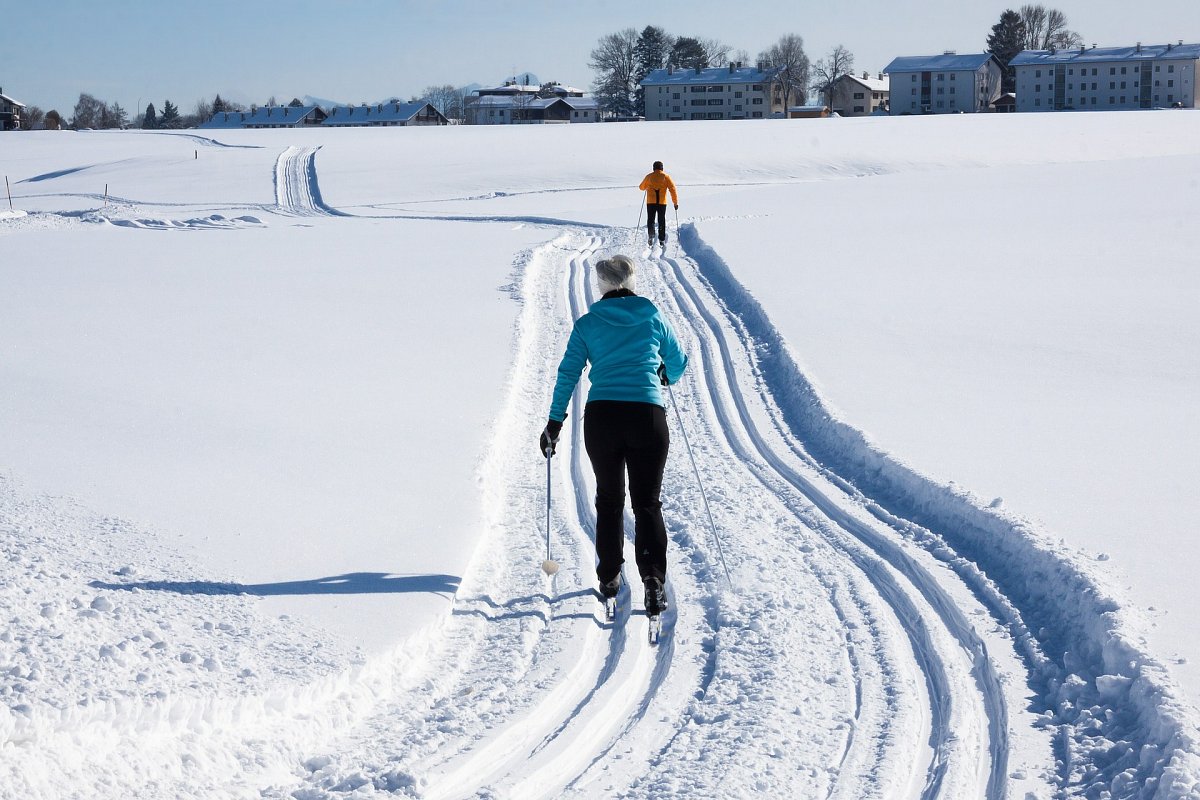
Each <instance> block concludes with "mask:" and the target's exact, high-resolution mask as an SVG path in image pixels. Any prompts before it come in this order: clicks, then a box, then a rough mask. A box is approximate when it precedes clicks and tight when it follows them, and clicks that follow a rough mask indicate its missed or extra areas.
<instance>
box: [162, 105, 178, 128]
mask: <svg viewBox="0 0 1200 800" xmlns="http://www.w3.org/2000/svg"><path fill="white" fill-rule="evenodd" d="M181 124H182V123H181V122H180V121H179V107H178V106H176V105H175V104H174V103H172V102H171V101H170V100H164V101H163V110H162V114H161V115H159V117H158V127H160V128H178V127H179V126H180V125H181Z"/></svg>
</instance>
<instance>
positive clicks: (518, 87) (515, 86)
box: [475, 83, 542, 95]
mask: <svg viewBox="0 0 1200 800" xmlns="http://www.w3.org/2000/svg"><path fill="white" fill-rule="evenodd" d="M541 90H542V86H541V84H538V83H535V84H528V83H506V84H504V85H503V86H492V87H491V88H486V87H485V88H483V89H476V90H475V93H476V94H480V95H485V94H486V95H496V94H499V95H514V94H523V93H526V92H528V93H532V94H537V93H538V92H540V91H541Z"/></svg>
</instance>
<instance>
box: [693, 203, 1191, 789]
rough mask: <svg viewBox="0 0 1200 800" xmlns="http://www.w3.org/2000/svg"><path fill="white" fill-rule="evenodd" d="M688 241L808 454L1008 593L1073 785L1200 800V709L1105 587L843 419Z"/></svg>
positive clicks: (1004, 517)
mask: <svg viewBox="0 0 1200 800" xmlns="http://www.w3.org/2000/svg"><path fill="white" fill-rule="evenodd" d="M680 239H681V243H682V245H683V247H684V249H685V250H686V252H687V254H688V255H689V256H691V257H692V258H694V259H695V260H696V262H697V263H698V265H699V266H700V268H701V271H702V274H703V275H704V276H705V278H706V279H707V280H709V281H710V282H711V284H712V286H713V288H714V290H715V291H716V292H717V294H718V295H719V296H721V297H722V298H723V299H724V301H725V303H726V304H727V308H728V311H729V313H730V314H731V315H732V316H733V317H735V318H736V319H737V320H739V321H740V322H741V324H742V325H744V326H745V328H746V330H747V331H748V333H749V335H750V336H751V337H752V338H753V339H754V340H755V342H756V343H757V344H758V345H759V347H758V359H759V362H758V368H759V370H760V372H761V375H762V377H763V380H764V381H765V383H766V384H767V386H768V387H769V388H770V390H771V392H772V394H773V395H774V397H775V398H776V400H777V401H778V402H779V403H780V405H781V411H782V413H783V415H784V418H785V420H786V421H787V423H788V425H789V426H790V427H791V428H792V430H793V432H794V434H795V435H796V436H797V438H798V439H800V440H801V441H802V442H803V443H804V445H805V447H806V449H807V450H808V451H809V453H810V454H811V455H812V456H813V458H815V459H816V460H817V461H818V462H819V463H820V464H821V465H822V466H823V467H826V468H828V470H829V471H830V472H832V473H837V474H838V475H841V476H847V477H848V478H849V480H850V481H851V482H852V484H853V487H854V489H856V490H857V491H858V492H861V494H862V495H863V496H864V497H865V498H866V499H867V500H868V501H869V502H870V503H873V504H876V506H877V508H876V509H874V510H876V512H877V514H879V515H880V516H881V517H883V518H885V519H889V515H890V514H894V515H896V516H900V517H905V518H907V519H910V520H913V521H915V522H917V523H919V524H920V525H922V526H924V528H926V529H927V531H928V533H929V534H932V536H933V537H937V538H940V539H941V540H943V541H944V542H945V543H946V544H948V545H949V546H950V547H951V548H953V550H954V551H956V552H957V554H958V555H959V556H961V557H963V558H965V559H967V560H968V561H969V562H973V563H974V565H975V566H974V567H971V566H970V565H966V564H962V563H961V562H960V563H959V565H958V566H959V568H960V569H965V570H967V571H970V570H971V569H977V570H978V573H979V574H978V575H977V576H976V578H975V580H974V581H973V584H974V586H975V589H976V591H977V592H980V593H983V594H987V592H988V585H989V584H992V585H994V586H995V587H997V588H998V590H999V594H1002V595H1004V596H1006V597H1007V598H1008V602H1007V603H1004V601H1003V600H1000V602H1001V603H1002V604H1003V605H1009V606H1010V607H1009V608H1008V609H1007V610H1005V611H1004V613H1005V614H1006V616H1007V618H1008V619H1009V620H1010V625H1011V627H1012V629H1013V632H1014V636H1015V637H1016V638H1017V639H1018V640H1019V641H1024V642H1025V643H1026V648H1027V657H1028V658H1029V660H1030V662H1031V664H1032V665H1033V666H1035V667H1038V668H1040V672H1041V678H1042V686H1041V687H1040V691H1041V693H1042V696H1041V702H1042V703H1043V705H1044V707H1045V709H1046V724H1050V725H1058V726H1062V730H1063V731H1065V732H1066V733H1065V734H1064V736H1063V744H1062V747H1063V750H1064V752H1063V754H1062V758H1063V759H1064V760H1065V762H1066V772H1067V773H1068V774H1070V775H1071V776H1072V778H1073V782H1074V781H1079V782H1081V783H1084V784H1086V785H1088V786H1094V787H1101V788H1106V789H1109V790H1110V791H1114V793H1115V792H1118V791H1121V790H1122V789H1123V788H1124V791H1128V788H1127V787H1130V786H1137V787H1140V788H1139V789H1138V791H1139V794H1137V795H1136V796H1138V797H1156V798H1159V800H1166V798H1171V799H1172V800H1174V799H1175V798H1196V797H1200V755H1197V754H1198V753H1200V725H1198V722H1197V719H1196V716H1195V712H1194V711H1193V710H1192V709H1190V707H1188V706H1187V704H1186V703H1184V702H1183V701H1182V700H1180V698H1179V696H1178V690H1177V687H1176V686H1175V684H1174V683H1173V681H1172V680H1171V678H1170V677H1169V675H1168V673H1167V671H1166V669H1165V667H1164V666H1163V665H1162V664H1161V663H1160V662H1158V661H1157V660H1155V659H1154V658H1153V657H1152V656H1151V655H1150V654H1149V653H1148V652H1146V650H1145V649H1144V648H1143V647H1142V646H1141V645H1140V644H1139V643H1138V642H1137V641H1136V640H1135V637H1134V636H1133V634H1132V633H1131V632H1130V629H1129V628H1130V626H1129V625H1128V624H1127V620H1126V618H1125V617H1126V612H1125V611H1124V610H1123V609H1122V607H1121V604H1120V602H1119V601H1118V600H1117V599H1115V598H1114V597H1113V596H1112V595H1111V594H1110V593H1109V591H1108V590H1107V589H1106V588H1105V586H1104V583H1103V581H1102V580H1100V579H1099V578H1098V576H1096V575H1094V574H1092V573H1091V572H1090V571H1089V568H1088V567H1087V565H1085V564H1083V563H1081V562H1079V561H1078V560H1076V559H1075V558H1074V557H1073V556H1072V555H1071V554H1070V553H1068V552H1067V551H1066V550H1065V548H1063V547H1061V546H1055V545H1054V543H1053V542H1051V541H1050V540H1049V538H1048V537H1047V536H1046V535H1045V534H1044V533H1042V532H1041V531H1039V530H1037V529H1036V528H1035V527H1034V526H1033V525H1031V524H1030V523H1028V522H1026V521H1024V520H1022V519H1021V518H1019V517H1016V516H1014V515H1011V514H1008V513H1006V512H1005V511H1003V510H1002V509H1001V508H999V507H993V505H992V504H991V503H989V502H988V501H987V500H985V499H983V498H980V497H978V496H976V495H974V494H972V493H971V492H969V491H966V490H964V489H962V488H961V487H957V486H956V485H954V484H940V483H938V482H936V481H934V480H932V479H931V478H929V477H927V476H925V475H923V474H921V473H919V472H917V471H916V470H914V469H913V468H911V467H910V466H909V465H907V464H905V463H904V462H903V461H901V460H899V459H897V458H896V457H894V456H892V455H890V454H888V453H886V452H884V451H882V450H881V449H880V448H878V447H877V446H876V445H875V444H874V443H873V442H871V441H870V439H869V438H868V437H866V436H865V435H864V434H863V432H862V431H860V430H858V429H856V428H854V427H853V426H851V425H850V424H849V423H847V422H846V421H844V420H842V419H840V418H839V417H838V416H837V415H836V414H834V413H833V412H832V411H831V410H830V409H829V407H828V406H827V404H826V403H825V401H824V400H823V399H822V397H821V395H820V393H819V392H818V390H817V389H816V388H815V387H814V386H813V384H812V383H811V382H810V380H809V379H808V377H807V376H806V375H805V374H804V373H803V372H802V371H801V369H800V368H799V366H798V361H797V359H796V357H795V355H794V353H793V351H792V348H791V346H790V345H789V344H788V343H787V342H786V341H784V340H783V338H782V337H781V336H780V335H779V333H778V331H777V330H776V328H775V326H774V325H773V323H772V322H771V320H770V318H769V317H768V316H767V314H766V312H765V311H764V310H763V308H762V306H761V305H760V303H759V302H758V300H757V299H756V298H755V297H754V296H753V295H752V294H751V293H750V292H749V291H748V290H747V289H746V288H745V287H744V286H742V284H741V283H739V281H738V280H737V279H736V277H735V276H734V275H733V273H732V271H731V270H730V268H729V266H728V265H727V263H726V262H725V261H724V260H723V259H722V258H721V256H720V255H718V254H717V253H716V252H715V251H714V250H713V249H712V248H711V247H709V246H708V245H707V244H706V243H705V242H704V240H703V239H702V238H701V236H700V234H699V231H698V230H697V228H696V226H695V225H692V224H689V225H685V226H684V227H683V229H682V230H681V233H680ZM904 532H905V533H908V534H909V535H912V532H911V531H904ZM924 538H926V541H923V542H922V545H923V546H926V547H928V548H930V549H931V550H934V551H935V552H936V540H934V541H932V542H931V541H929V538H930V537H929V536H928V535H926V537H924ZM998 599H999V598H998V594H996V593H993V594H992V597H991V598H990V600H991V601H992V604H993V605H995V601H996V600H998ZM1130 709H1132V710H1133V712H1134V713H1133V714H1132V715H1131V714H1130V713H1129V710H1130ZM1156 792H1157V793H1156ZM1089 796H1090V795H1089ZM1114 796H1122V797H1126V796H1131V795H1128V794H1119V795H1117V794H1114Z"/></svg>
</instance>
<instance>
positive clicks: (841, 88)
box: [830, 72, 890, 117]
mask: <svg viewBox="0 0 1200 800" xmlns="http://www.w3.org/2000/svg"><path fill="white" fill-rule="evenodd" d="M889 84H890V81H889V78H888V76H887V75H884V74H883V73H880V74H879V75H878V76H877V77H874V78H872V77H871V76H870V74H869V73H866V72H864V73H863V74H862V76H861V77H860V76H858V75H843V76H842V77H840V78H838V79H837V81H835V82H834V84H833V103H832V105H831V106H830V108H831V109H832V110H833V111H835V112H836V113H837V114H839V115H840V116H843V117H867V116H870V115H871V114H874V113H876V112H883V111H887V108H888V91H889Z"/></svg>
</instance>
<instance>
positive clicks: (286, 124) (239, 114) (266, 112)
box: [198, 106, 325, 129]
mask: <svg viewBox="0 0 1200 800" xmlns="http://www.w3.org/2000/svg"><path fill="white" fill-rule="evenodd" d="M324 121H325V111H324V110H323V109H322V108H321V107H320V106H299V107H297V106H263V107H262V108H258V109H254V110H251V111H218V112H217V113H216V114H213V115H212V117H211V118H209V120H208V122H204V123H202V124H200V125H199V126H198V127H200V128H205V129H213V128H302V127H306V126H310V125H320V124H321V123H322V122H324Z"/></svg>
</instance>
